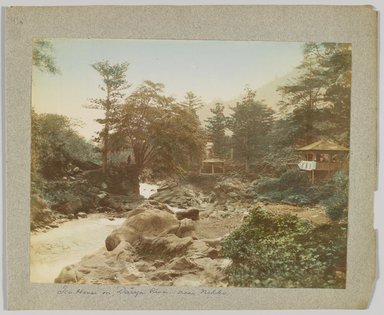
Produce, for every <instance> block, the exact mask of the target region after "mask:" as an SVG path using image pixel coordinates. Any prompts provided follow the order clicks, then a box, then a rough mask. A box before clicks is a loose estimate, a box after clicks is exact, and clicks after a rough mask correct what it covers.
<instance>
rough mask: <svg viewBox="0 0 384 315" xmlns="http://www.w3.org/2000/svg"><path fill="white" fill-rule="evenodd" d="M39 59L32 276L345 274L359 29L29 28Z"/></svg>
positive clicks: (278, 283)
mask: <svg viewBox="0 0 384 315" xmlns="http://www.w3.org/2000/svg"><path fill="white" fill-rule="evenodd" d="M31 67H32V88H31V91H32V97H31V99H32V103H31V196H30V204H31V208H30V265H29V267H30V268H29V269H30V282H31V283H51V284H53V283H56V284H95V285H98V284H99V285H120V286H125V285H127V286H131V285H132V286H133V285H135V286H136V285H138V286H175V287H212V288H223V287H252V288H331V289H345V288H346V275H347V272H348V265H347V237H348V192H349V157H350V156H349V155H350V150H349V148H350V116H351V115H350V114H351V82H352V45H351V44H350V43H341V42H288V41H219V40H144V39H141V40H133V39H75V38H73V39H72V38H35V39H34V41H33V52H32V65H31ZM27 196H28V194H27Z"/></svg>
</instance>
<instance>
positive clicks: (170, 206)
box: [31, 181, 327, 286]
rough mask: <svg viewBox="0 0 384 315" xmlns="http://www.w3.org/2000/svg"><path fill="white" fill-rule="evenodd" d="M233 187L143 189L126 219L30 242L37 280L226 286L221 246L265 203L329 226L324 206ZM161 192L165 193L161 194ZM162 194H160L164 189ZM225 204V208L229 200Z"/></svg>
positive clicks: (62, 227)
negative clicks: (272, 200) (265, 197)
mask: <svg viewBox="0 0 384 315" xmlns="http://www.w3.org/2000/svg"><path fill="white" fill-rule="evenodd" d="M243 186H244V185H242V184H241V185H240V183H236V182H234V181H230V182H229V181H228V182H225V181H224V182H223V183H220V185H217V186H216V187H215V189H214V190H213V191H212V192H208V193H207V191H205V192H204V191H202V190H196V189H194V188H193V187H192V186H190V185H183V186H180V185H174V184H171V185H169V184H163V185H158V186H156V185H147V184H144V185H141V190H140V191H141V194H142V195H143V196H144V197H145V198H149V199H148V200H144V201H143V202H141V203H139V205H138V206H136V207H134V209H133V210H131V209H130V210H129V211H128V212H123V213H119V216H121V218H113V216H111V215H110V214H109V215H107V214H104V213H94V214H88V217H87V218H79V219H78V220H73V221H69V222H65V223H62V224H59V225H58V227H57V228H54V229H51V230H49V231H47V232H45V233H42V232H41V231H40V232H34V233H33V234H32V236H31V280H32V281H33V282H51V283H52V282H53V281H55V282H57V283H93V284H132V285H133V284H147V285H175V286H227V285H228V281H227V276H226V273H225V269H226V268H227V267H228V266H230V264H231V261H230V260H228V259H226V258H223V257H222V256H221V245H220V242H221V240H222V239H223V238H224V237H225V236H226V235H228V234H229V233H230V232H232V231H233V230H235V229H236V228H237V227H238V226H240V225H241V223H242V221H243V219H244V218H245V217H246V216H247V213H248V209H249V208H250V207H253V206H255V205H256V204H260V205H262V206H263V207H265V208H267V209H268V210H269V211H271V212H273V213H277V214H279V213H281V214H286V213H291V214H292V213H293V214H295V215H297V216H300V217H303V218H305V219H306V220H308V221H310V222H312V223H313V224H324V223H327V218H326V216H325V214H324V211H323V210H322V209H320V208H308V207H298V206H292V205H290V206H287V205H279V204H269V203H258V202H257V201H255V200H251V199H249V198H247V197H246V195H245V189H244V187H243ZM158 188H159V189H158ZM157 190H159V191H157ZM223 200H224V201H225V202H223Z"/></svg>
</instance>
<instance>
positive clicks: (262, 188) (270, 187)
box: [254, 177, 280, 193]
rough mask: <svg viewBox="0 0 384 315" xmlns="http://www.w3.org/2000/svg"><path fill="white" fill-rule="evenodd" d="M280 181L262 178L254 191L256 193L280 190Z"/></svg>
mask: <svg viewBox="0 0 384 315" xmlns="http://www.w3.org/2000/svg"><path fill="white" fill-rule="evenodd" d="M279 183H280V180H279V179H278V178H270V177H264V178H262V179H260V180H258V181H257V183H256V185H255V186H254V190H255V191H256V192H257V193H265V192H268V191H276V190H280V184H279Z"/></svg>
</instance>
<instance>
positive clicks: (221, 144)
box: [206, 103, 229, 158]
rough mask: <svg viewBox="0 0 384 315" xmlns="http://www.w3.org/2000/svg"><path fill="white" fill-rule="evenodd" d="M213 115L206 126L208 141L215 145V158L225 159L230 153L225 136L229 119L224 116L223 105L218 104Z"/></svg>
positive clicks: (212, 110) (213, 110) (212, 111)
mask: <svg viewBox="0 0 384 315" xmlns="http://www.w3.org/2000/svg"><path fill="white" fill-rule="evenodd" d="M211 113H212V114H213V116H212V117H209V118H208V119H207V126H206V128H207V134H208V139H209V140H210V141H212V143H213V153H214V156H216V157H220V158H224V157H226V156H227V153H228V151H229V143H228V139H227V137H226V135H225V131H226V128H227V118H226V117H225V115H224V106H223V104H220V103H216V105H215V108H213V109H211Z"/></svg>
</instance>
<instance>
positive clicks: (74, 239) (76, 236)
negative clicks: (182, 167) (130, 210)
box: [30, 183, 158, 283]
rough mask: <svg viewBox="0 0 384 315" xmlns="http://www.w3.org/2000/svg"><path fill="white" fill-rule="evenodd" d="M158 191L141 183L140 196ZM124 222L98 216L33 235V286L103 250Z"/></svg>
mask: <svg viewBox="0 0 384 315" xmlns="http://www.w3.org/2000/svg"><path fill="white" fill-rule="evenodd" d="M157 187H158V186H156V185H151V184H146V183H142V184H140V194H141V195H142V196H143V197H145V198H149V197H150V196H151V195H152V194H154V193H155V192H156V191H157ZM123 222H124V218H116V219H114V220H113V221H110V220H109V219H107V218H106V215H104V214H102V213H95V214H90V215H88V217H87V218H84V219H78V220H71V221H68V222H65V223H63V224H61V225H60V226H59V227H58V228H55V229H51V230H49V231H47V232H44V233H43V232H38V233H32V234H31V238H30V242H31V247H30V248H31V252H30V258H31V265H30V280H31V282H37V283H53V282H54V280H55V278H56V277H57V276H58V275H59V273H60V271H61V269H62V268H63V267H65V266H68V265H71V264H74V263H77V262H78V261H80V260H81V258H82V257H83V256H86V255H89V254H92V253H93V252H95V251H97V250H98V249H99V248H101V247H102V246H104V240H105V238H106V237H107V236H108V235H109V234H110V233H111V232H112V231H113V230H114V229H115V228H116V227H117V226H119V225H120V224H122V223H123Z"/></svg>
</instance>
